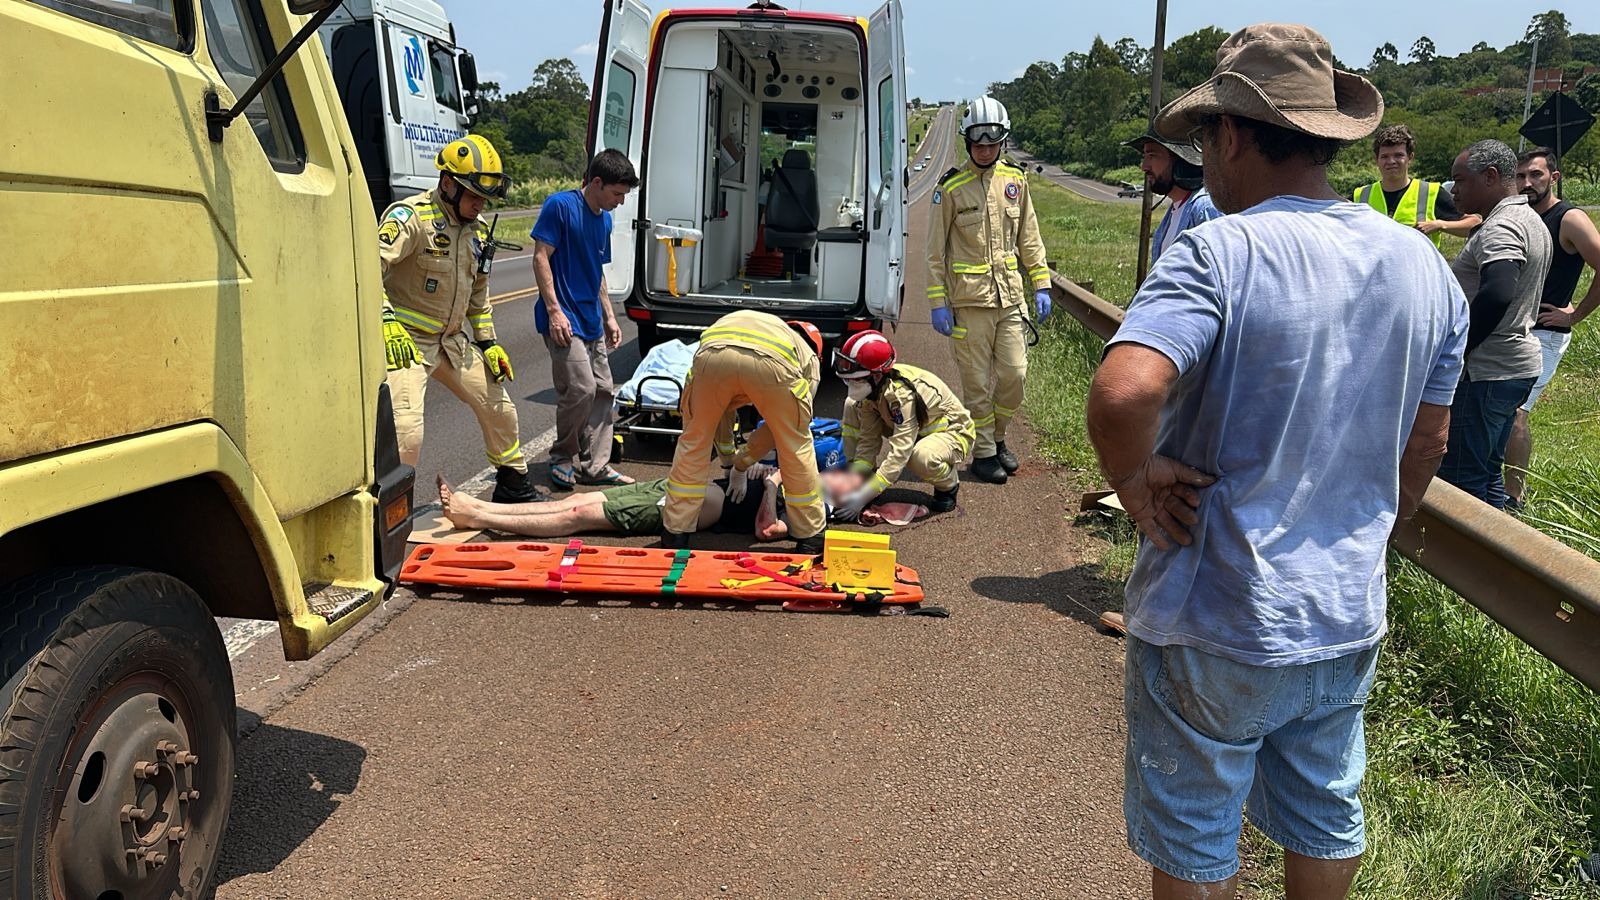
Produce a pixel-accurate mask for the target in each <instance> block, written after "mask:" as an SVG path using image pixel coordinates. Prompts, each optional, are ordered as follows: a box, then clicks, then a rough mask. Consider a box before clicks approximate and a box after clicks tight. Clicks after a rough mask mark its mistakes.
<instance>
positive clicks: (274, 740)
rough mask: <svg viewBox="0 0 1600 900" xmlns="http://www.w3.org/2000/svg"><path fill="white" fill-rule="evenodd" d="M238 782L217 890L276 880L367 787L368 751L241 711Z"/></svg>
mask: <svg viewBox="0 0 1600 900" xmlns="http://www.w3.org/2000/svg"><path fill="white" fill-rule="evenodd" d="M238 716H239V733H240V734H241V735H245V736H246V737H244V738H241V740H240V742H239V751H238V759H237V771H238V780H237V781H235V782H234V787H233V813H232V815H231V816H230V818H229V822H228V833H227V835H226V836H225V837H224V838H223V841H222V862H221V864H220V866H219V869H218V872H217V881H216V883H217V884H224V883H226V882H228V881H231V880H233V879H235V878H239V877H241V876H244V875H251V874H255V873H260V872H270V871H272V870H273V869H275V868H277V867H278V865H279V864H281V863H282V862H283V861H284V860H286V859H288V858H289V854H291V853H293V852H294V851H295V850H296V849H298V848H299V847H300V845H301V844H303V843H305V842H306V840H308V839H309V838H310V837H311V835H312V834H314V833H315V832H316V830H317V829H318V828H320V827H321V826H322V823H323V822H325V821H327V820H328V817H329V816H332V815H333V813H334V811H335V810H337V809H338V808H339V805H340V804H341V803H343V802H344V799H345V798H346V797H347V796H349V795H350V794H351V793H352V792H354V791H355V789H356V784H357V783H358V782H360V781H361V767H362V765H363V764H364V763H365V762H366V759H367V751H366V750H365V749H364V748H362V747H361V746H359V745H357V744H352V743H351V742H349V741H344V740H340V739H338V738H333V737H329V736H327V735H325V734H316V733H313V732H309V731H300V730H298V729H294V728H283V727H281V726H278V725H272V724H269V723H266V722H263V721H261V719H260V717H258V716H256V715H254V714H253V713H250V712H247V711H245V710H242V709H241V710H239V713H238Z"/></svg>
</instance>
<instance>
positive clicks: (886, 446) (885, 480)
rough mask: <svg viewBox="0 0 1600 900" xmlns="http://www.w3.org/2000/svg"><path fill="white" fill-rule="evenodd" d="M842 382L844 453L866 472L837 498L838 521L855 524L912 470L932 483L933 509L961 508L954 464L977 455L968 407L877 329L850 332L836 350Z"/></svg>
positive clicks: (975, 432)
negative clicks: (899, 354)
mask: <svg viewBox="0 0 1600 900" xmlns="http://www.w3.org/2000/svg"><path fill="white" fill-rule="evenodd" d="M833 371H834V372H835V373H836V374H837V375H838V376H839V377H840V378H842V379H844V383H845V389H846V391H847V394H848V396H847V398H846V399H845V404H844V423H843V424H844V455H845V457H846V458H847V459H849V460H850V468H851V469H853V470H855V471H857V472H860V473H861V474H862V475H864V476H866V479H867V480H866V481H865V482H864V483H863V484H862V485H861V487H859V488H857V489H855V490H854V491H852V492H851V493H850V494H849V495H847V496H846V497H844V498H843V499H842V500H840V501H839V505H838V506H837V507H836V508H835V509H834V511H833V516H832V518H833V519H834V521H837V522H854V521H855V520H856V519H857V518H859V517H860V515H861V511H862V510H863V509H865V508H866V506H867V504H869V503H871V502H872V501H873V500H874V499H875V498H876V497H877V496H878V495H879V494H881V493H883V492H884V491H886V490H888V488H889V485H891V484H894V482H895V479H897V478H899V477H900V473H901V472H902V471H904V470H906V469H907V468H909V469H910V470H911V473H912V474H913V475H915V476H917V477H918V478H921V479H922V480H923V481H926V482H928V483H929V484H932V485H933V502H932V503H929V504H928V508H929V509H931V510H932V511H933V512H936V513H940V512H949V511H950V510H952V509H955V508H956V492H957V491H958V490H960V488H961V479H960V477H959V476H958V475H957V474H956V466H958V465H960V464H961V461H962V460H964V459H966V458H967V454H969V453H971V452H972V444H973V442H974V441H976V440H977V437H978V430H977V427H976V426H975V425H973V423H972V416H971V415H969V414H968V413H967V408H966V407H965V406H962V405H961V401H960V400H957V399H956V395H955V393H954V392H952V391H951V390H950V388H949V387H947V386H945V383H944V382H943V381H940V380H939V378H938V376H936V375H934V374H933V373H932V372H929V371H926V370H924V369H919V368H917V367H916V366H911V365H907V364H905V363H900V362H896V361H895V353H894V345H892V344H890V343H889V339H888V338H886V337H884V336H883V335H882V334H881V333H879V332H876V331H863V332H861V333H859V334H855V335H852V336H851V337H850V339H849V340H847V341H845V342H844V344H843V345H842V346H841V347H840V348H839V349H838V350H837V351H835V352H834V355H833Z"/></svg>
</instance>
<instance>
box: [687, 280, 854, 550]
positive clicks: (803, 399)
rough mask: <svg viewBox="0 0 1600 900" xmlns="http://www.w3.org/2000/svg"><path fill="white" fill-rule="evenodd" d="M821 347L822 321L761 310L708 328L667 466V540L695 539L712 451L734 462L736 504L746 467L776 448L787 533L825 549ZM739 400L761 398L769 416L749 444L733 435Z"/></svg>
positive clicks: (730, 494) (732, 497)
mask: <svg viewBox="0 0 1600 900" xmlns="http://www.w3.org/2000/svg"><path fill="white" fill-rule="evenodd" d="M821 354H822V334H821V332H819V331H817V329H816V326H814V325H812V324H810V323H809V322H798V321H795V322H785V321H784V320H783V319H780V318H778V317H777V316H774V315H772V314H770V313H764V312H756V311H754V310H746V309H742V310H739V311H737V312H731V313H728V314H727V315H725V316H723V317H722V318H720V319H718V320H717V321H716V322H714V323H712V325H711V327H710V328H707V329H706V330H705V331H704V332H702V333H701V335H700V347H699V348H698V349H697V350H695V354H694V361H693V362H692V363H691V364H690V366H689V378H688V381H687V382H686V383H685V384H684V386H683V396H682V398H681V400H680V401H679V409H680V410H681V412H682V413H683V435H682V437H680V438H678V446H677V449H676V450H675V451H674V453H673V454H672V471H671V472H669V473H668V474H667V502H666V509H665V510H664V511H663V514H662V519H663V525H664V530H665V533H664V534H663V535H662V543H663V544H664V545H665V546H668V547H673V548H679V549H681V548H684V547H687V546H689V535H690V534H691V533H693V532H694V531H695V529H696V527H697V525H698V522H699V519H700V507H701V505H702V503H704V501H705V497H706V484H707V483H709V482H710V480H711V479H710V476H711V455H712V451H713V450H715V452H716V455H717V456H718V458H719V459H720V460H721V462H722V465H723V466H724V467H729V466H731V467H732V471H731V472H730V473H729V475H728V491H727V499H728V500H729V501H730V502H734V503H737V502H739V501H740V500H742V499H743V498H744V495H745V491H746V490H747V489H748V486H749V476H748V472H747V470H748V469H749V468H750V467H751V466H752V465H754V464H755V463H757V462H758V461H760V460H761V459H762V458H763V457H765V456H766V455H767V454H768V453H769V452H771V451H772V450H774V449H776V450H777V451H778V471H779V472H780V473H781V474H782V476H783V501H784V503H785V505H786V508H787V510H788V519H789V534H790V535H791V536H792V537H793V538H794V539H795V545H796V549H798V550H799V551H800V552H802V553H821V552H822V540H823V538H822V531H823V528H824V527H826V525H827V507H826V506H825V505H824V504H823V501H822V479H821V477H820V476H818V475H817V454H816V447H815V446H814V445H813V444H812V438H811V403H812V400H813V399H814V398H815V397H816V394H817V385H818V384H819V382H820V381H821V379H822V363H821V360H820V357H821ZM741 406H754V407H755V408H756V411H757V412H759V413H760V414H761V417H762V418H763V419H765V422H764V423H763V424H762V425H761V427H760V428H757V429H756V430H755V431H754V432H752V433H751V435H750V440H749V442H748V443H746V444H745V446H744V449H743V450H739V449H738V448H736V447H735V446H734V442H733V423H734V418H735V414H736V413H737V412H738V410H739V408H740V407H741Z"/></svg>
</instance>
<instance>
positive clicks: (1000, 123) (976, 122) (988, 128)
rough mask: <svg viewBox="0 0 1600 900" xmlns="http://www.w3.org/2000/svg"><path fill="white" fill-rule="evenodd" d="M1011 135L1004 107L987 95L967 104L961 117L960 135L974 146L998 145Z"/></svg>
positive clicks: (1007, 114)
mask: <svg viewBox="0 0 1600 900" xmlns="http://www.w3.org/2000/svg"><path fill="white" fill-rule="evenodd" d="M1010 133H1011V116H1010V114H1009V113H1007V112H1006V105H1005V104H1004V103H1001V102H1000V101H999V100H996V99H995V98H993V97H990V96H989V95H988V94H985V95H983V96H982V97H979V98H978V99H976V100H974V101H972V102H971V103H968V104H967V111H966V112H965V113H963V114H962V115H961V134H962V136H963V137H965V138H966V139H967V140H968V141H970V142H971V143H974V144H998V143H1000V142H1001V141H1004V140H1005V139H1006V135H1008V134H1010Z"/></svg>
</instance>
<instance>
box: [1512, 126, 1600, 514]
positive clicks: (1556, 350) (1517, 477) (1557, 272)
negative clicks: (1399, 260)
mask: <svg viewBox="0 0 1600 900" xmlns="http://www.w3.org/2000/svg"><path fill="white" fill-rule="evenodd" d="M1560 180H1561V170H1560V169H1559V168H1558V167H1557V164H1556V154H1555V151H1554V150H1551V149H1550V148H1549V147H1536V148H1534V149H1532V150H1529V151H1527V152H1526V153H1523V154H1522V155H1520V156H1518V157H1517V189H1518V190H1520V191H1521V192H1522V193H1523V194H1525V195H1527V197H1528V205H1529V207H1531V208H1532V209H1533V211H1534V212H1536V213H1538V214H1539V217H1540V218H1542V219H1544V224H1545V227H1546V228H1549V229H1550V243H1551V245H1552V247H1551V249H1552V251H1553V252H1552V253H1551V256H1550V274H1549V275H1547V276H1546V277H1545V280H1544V293H1543V294H1542V295H1541V297H1540V298H1539V320H1538V323H1537V324H1536V325H1535V326H1534V329H1533V334H1534V336H1535V337H1537V338H1538V339H1539V344H1540V346H1541V347H1542V348H1543V352H1544V370H1543V371H1541V372H1540V373H1539V378H1538V380H1537V381H1535V382H1534V383H1533V390H1532V391H1529V393H1528V399H1527V400H1526V401H1525V402H1524V403H1523V404H1522V408H1521V409H1519V410H1517V415H1516V419H1515V420H1514V421H1513V422H1512V424H1511V439H1510V440H1509V441H1507V442H1506V465H1505V482H1506V498H1507V499H1506V508H1507V509H1508V510H1512V511H1516V510H1518V509H1520V508H1521V507H1522V495H1523V490H1524V488H1525V486H1526V484H1527V477H1526V476H1527V469H1528V461H1529V459H1530V458H1531V457H1532V455H1533V432H1532V431H1531V430H1530V428H1529V427H1528V413H1529V412H1531V411H1532V410H1533V404H1534V401H1536V400H1538V399H1539V395H1540V394H1541V393H1543V392H1544V389H1545V386H1546V385H1548V384H1549V383H1550V377H1551V376H1552V375H1554V374H1555V372H1556V366H1558V365H1559V364H1560V363H1561V356H1562V354H1564V353H1566V352H1567V345H1568V344H1569V343H1571V341H1572V326H1574V325H1576V324H1578V323H1579V322H1581V321H1583V319H1584V318H1585V317H1586V316H1588V315H1589V314H1590V313H1592V312H1594V310H1595V307H1596V306H1600V278H1596V279H1595V280H1594V283H1593V284H1591V285H1590V286H1589V292H1588V293H1587V294H1586V295H1584V298H1583V301H1582V302H1581V303H1579V304H1578V306H1577V307H1576V308H1574V307H1573V306H1572V293H1573V291H1574V290H1576V289H1577V287H1578V278H1579V276H1581V275H1582V274H1583V264H1584V263H1588V264H1589V266H1590V267H1591V268H1593V269H1595V270H1596V271H1597V272H1600V230H1597V229H1596V228H1595V225H1594V222H1593V221H1592V220H1591V219H1590V218H1589V216H1588V214H1587V213H1585V212H1584V211H1583V210H1581V209H1579V208H1577V207H1576V206H1573V205H1572V204H1570V203H1568V202H1566V201H1564V200H1557V199H1556V196H1555V193H1554V188H1555V185H1556V182H1558V181H1560Z"/></svg>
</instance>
